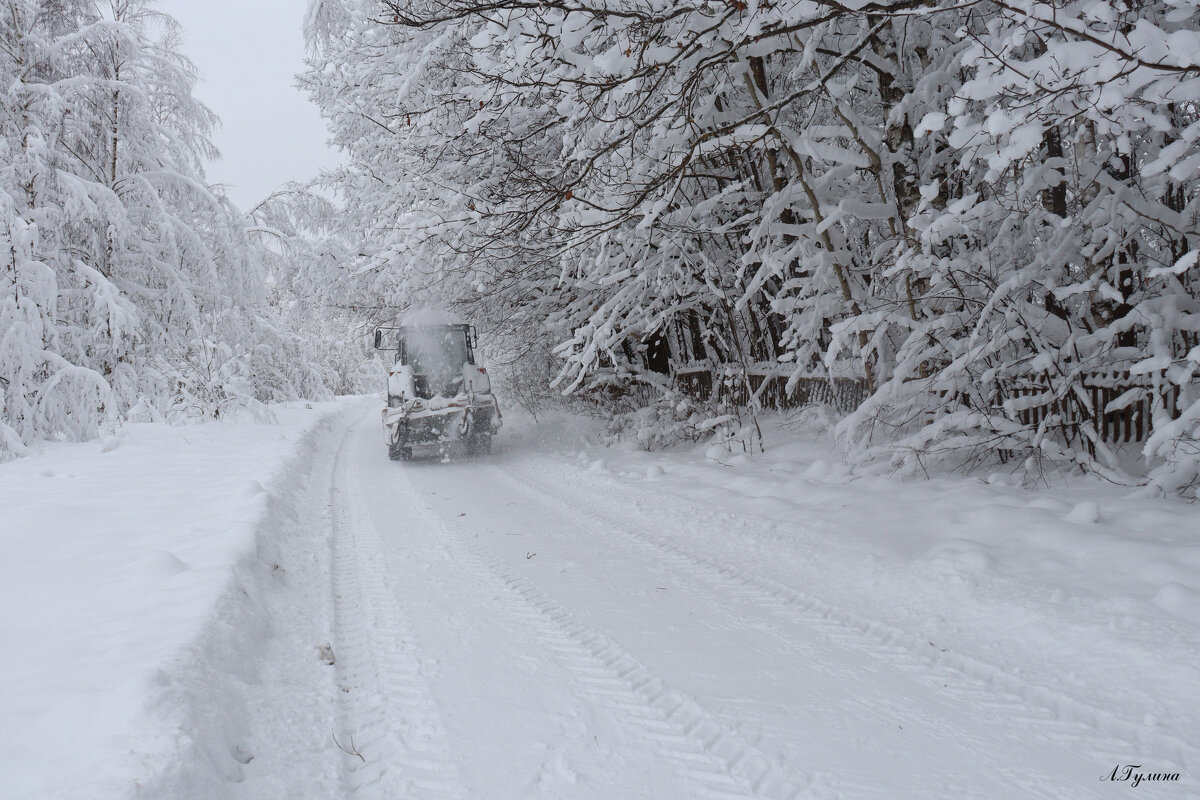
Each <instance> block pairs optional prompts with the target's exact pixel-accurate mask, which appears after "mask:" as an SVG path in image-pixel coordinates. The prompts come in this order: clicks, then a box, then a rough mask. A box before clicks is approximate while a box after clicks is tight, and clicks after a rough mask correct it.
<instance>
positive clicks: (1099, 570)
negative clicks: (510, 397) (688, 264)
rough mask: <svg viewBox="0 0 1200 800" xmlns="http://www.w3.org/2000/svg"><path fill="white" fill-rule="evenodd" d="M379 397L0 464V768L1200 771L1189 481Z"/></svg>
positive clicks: (385, 779) (1017, 785)
mask: <svg viewBox="0 0 1200 800" xmlns="http://www.w3.org/2000/svg"><path fill="white" fill-rule="evenodd" d="M378 407H379V400H378V399H367V400H364V401H361V402H356V403H351V404H347V405H343V406H340V407H337V408H336V409H324V410H322V409H315V410H313V411H308V412H301V411H300V410H295V411H292V412H288V414H287V415H284V416H283V417H282V419H281V424H279V425H275V426H265V425H264V426H240V427H237V426H229V427H228V428H227V427H225V426H206V427H202V428H196V429H193V428H186V429H175V430H172V429H166V428H161V427H156V426H145V427H136V428H132V429H130V430H129V431H128V432H127V433H126V434H125V435H124V437H123V438H122V440H121V441H120V444H119V446H118V447H116V448H115V449H112V450H110V451H109V452H102V448H101V446H100V445H79V446H62V447H61V448H57V449H55V450H53V451H52V452H49V453H47V454H46V455H44V456H40V457H37V458H34V459H26V460H23V461H18V462H14V463H11V464H7V465H4V466H3V467H0V501H2V502H4V503H5V505H6V507H7V508H14V509H16V512H15V513H14V514H10V515H9V516H8V517H7V518H6V520H5V521H4V522H3V523H2V524H4V525H5V528H4V530H3V535H4V537H5V542H6V546H7V549H8V552H11V553H12V557H10V558H6V560H5V562H4V569H5V573H4V576H3V577H4V585H3V588H2V589H0V591H3V592H4V595H3V602H4V605H3V608H4V619H3V624H4V629H3V634H4V636H5V642H6V651H7V652H6V657H5V660H4V662H3V671H2V672H0V683H2V684H3V686H4V690H3V691H4V692H5V695H4V702H3V706H0V708H2V709H3V713H4V720H3V721H4V731H5V732H4V734H3V735H4V737H5V739H4V743H3V745H4V751H3V752H4V756H3V757H4V759H5V761H4V763H3V764H0V774H2V775H3V778H2V780H3V781H6V782H7V783H5V784H0V796H3V797H6V798H7V797H9V796H13V797H30V798H32V797H37V798H44V797H58V796H61V797H84V796H86V797H89V798H107V797H142V798H145V797H156V798H157V797H163V798H167V797H169V798H173V800H174V799H175V798H181V799H182V800H189V799H190V798H196V800H199V798H209V797H230V798H246V799H247V800H249V799H250V798H254V800H260V799H261V798H274V797H279V798H285V797H286V798H314V800H315V798H330V797H348V798H355V799H356V800H357V799H359V798H362V799H363V800H374V799H375V798H380V799H382V798H387V799H388V800H394V799H395V798H421V799H422V800H423V799H424V798H463V799H464V800H466V799H468V798H470V799H472V800H474V798H497V800H500V799H502V798H554V800H561V799H563V798H581V799H582V798H595V799H596V800H612V799H613V798H622V799H624V798H655V799H656V800H659V799H662V798H679V799H680V800H684V799H685V798H686V799H688V800H690V799H691V798H707V797H714V798H715V797H721V798H766V799H768V800H776V799H777V798H808V797H813V798H863V799H866V798H872V799H873V798H878V799H879V800H885V799H886V800H897V799H899V798H914V800H915V799H917V798H920V799H922V800H923V799H924V798H947V800H950V799H951V798H953V800H961V799H962V798H989V799H993V798H1022V799H1023V798H1030V797H1033V798H1046V799H1047V800H1063V799H1064V798H1108V797H1125V796H1127V794H1128V793H1130V792H1132V793H1134V794H1136V796H1139V797H1154V798H1184V797H1197V796H1200V784H1198V783H1197V775H1198V774H1200V773H1198V771H1197V770H1198V769H1200V751H1198V746H1200V715H1198V714H1197V709H1200V666H1198V664H1200V613H1198V610H1197V609H1198V605H1200V603H1198V600H1197V598H1198V597H1200V577H1198V576H1200V541H1198V540H1197V531H1200V512H1198V510H1197V509H1196V508H1195V507H1194V506H1192V505H1188V504H1184V503H1180V502H1173V501H1166V500H1149V499H1146V498H1134V497H1131V496H1127V493H1126V490H1122V489H1116V488H1114V487H1111V486H1107V485H1103V484H1099V483H1095V482H1091V481H1086V482H1079V483H1078V484H1077V485H1065V486H1064V485H1059V486H1058V488H1055V489H1053V490H1049V489H1046V488H1044V487H1042V488H1035V489H1028V488H1023V487H1020V486H1016V485H1013V482H1012V481H1011V480H1010V479H1009V478H1008V476H1006V475H1003V474H994V475H990V476H988V475H984V476H982V477H971V478H961V477H960V478H943V479H936V480H932V481H929V482H921V483H904V482H900V481H897V480H894V479H891V478H887V477H879V476H864V475H859V474H853V473H850V472H848V471H847V470H846V469H845V468H844V467H842V466H841V463H840V462H839V460H838V459H837V458H836V456H835V455H834V454H833V452H832V449H831V448H830V446H829V445H828V443H827V442H824V441H823V440H822V439H821V438H820V436H818V435H816V434H815V433H814V432H812V431H799V432H797V431H788V430H786V429H782V428H779V429H769V430H768V439H769V442H768V443H769V449H768V451H767V453H766V454H765V455H756V456H753V457H751V456H749V455H747V454H745V453H734V452H730V451H729V450H728V449H726V448H721V447H713V446H711V445H697V446H695V447H685V448H681V449H678V450H675V451H671V452H668V453H644V452H640V451H638V450H636V449H633V448H630V447H615V448H604V447H601V446H599V445H597V444H595V443H594V441H593V439H592V438H591V437H590V436H589V435H588V431H589V426H588V425H586V424H584V423H582V422H580V421H578V420H574V419H569V418H564V419H560V420H542V421H541V422H540V423H539V424H537V425H534V424H532V423H531V422H530V421H529V420H521V419H520V417H519V415H517V414H511V413H510V415H509V421H510V425H509V426H507V427H506V430H505V433H504V435H502V436H500V437H499V438H498V439H497V440H496V453H495V454H494V455H493V456H492V457H490V458H480V459H467V458H453V457H443V456H441V455H439V454H436V453H424V454H421V453H418V458H417V459H416V460H415V461H413V462H410V463H395V462H390V461H389V460H388V458H387V454H386V447H385V445H384V441H383V437H382V432H381V431H380V430H379V423H378ZM305 413H307V414H308V415H309V416H308V417H305V416H304V414H305ZM514 422H515V424H511V423H514ZM188 456H190V458H189V457H188ZM1056 480H1058V481H1061V478H1056ZM62 487H67V488H62ZM255 487H257V488H255ZM1127 768H1128V769H1127ZM1135 775H1150V776H1154V775H1157V776H1163V775H1165V776H1168V777H1173V778H1174V779H1172V780H1165V781H1164V780H1152V779H1149V778H1147V779H1144V780H1140V781H1139V784H1138V785H1137V786H1136V787H1134V786H1133V782H1134V780H1133V777H1134V776H1135Z"/></svg>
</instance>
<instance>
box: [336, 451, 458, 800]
mask: <svg viewBox="0 0 1200 800" xmlns="http://www.w3.org/2000/svg"><path fill="white" fill-rule="evenodd" d="M349 436H350V434H349V433H348V434H347V438H346V439H344V440H343V442H342V446H341V447H340V448H339V452H338V456H337V461H336V464H335V467H334V470H335V472H334V485H333V488H332V490H331V497H330V506H331V513H332V517H333V524H334V540H333V592H334V600H335V602H334V620H335V624H334V633H335V638H336V641H335V643H334V655H335V658H336V665H337V670H338V684H339V687H340V688H341V691H342V697H341V700H342V703H341V714H340V727H341V730H340V731H338V736H337V739H338V742H339V743H340V745H341V747H342V748H343V749H344V750H350V751H357V752H358V753H361V758H360V757H359V756H358V755H354V754H353V752H349V753H347V755H346V757H345V759H344V761H343V763H344V784H345V789H346V795H347V797H349V798H354V800H400V799H401V798H411V799H412V800H467V798H470V795H469V794H468V792H467V791H466V790H465V789H464V788H463V785H462V782H461V780H460V778H459V775H458V773H457V769H456V767H455V765H454V762H453V761H452V760H451V758H450V755H449V748H448V746H447V743H446V737H445V734H444V731H443V728H442V723H441V719H440V714H439V711H438V708H437V705H436V703H435V702H434V701H433V699H432V696H431V695H430V693H429V690H428V687H427V686H426V685H425V683H424V680H423V679H422V677H421V660H420V658H419V656H418V654H417V653H416V652H415V651H414V649H413V645H412V641H413V637H412V636H411V634H410V632H409V631H408V629H407V628H406V627H405V625H404V624H403V621H402V617H401V614H399V613H398V611H399V609H398V608H397V607H396V603H397V602H398V600H397V597H398V595H397V594H396V593H395V592H394V591H392V589H391V587H390V586H389V585H388V581H387V575H386V573H385V570H384V555H383V546H382V540H381V538H380V534H379V531H378V530H377V529H375V527H374V526H373V525H372V524H371V523H370V521H369V519H368V518H367V516H366V511H365V506H364V502H365V501H364V498H363V497H362V493H361V490H360V489H359V488H358V487H359V486H361V481H359V480H357V469H356V468H355V467H354V466H352V465H353V463H354V462H353V459H347V458H345V454H346V445H347V441H348V440H349ZM347 461H350V464H351V465H348V464H347Z"/></svg>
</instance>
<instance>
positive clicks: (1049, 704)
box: [495, 464, 1200, 772]
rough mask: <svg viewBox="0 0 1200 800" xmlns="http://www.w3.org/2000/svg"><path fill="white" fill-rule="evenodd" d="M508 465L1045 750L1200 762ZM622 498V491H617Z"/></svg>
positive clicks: (980, 663) (546, 495) (1178, 744)
mask: <svg viewBox="0 0 1200 800" xmlns="http://www.w3.org/2000/svg"><path fill="white" fill-rule="evenodd" d="M514 466H515V465H513V464H508V465H506V467H505V468H500V467H496V468H495V473H496V475H497V476H498V477H499V479H500V480H502V481H503V482H504V483H506V484H507V485H509V486H512V487H513V488H514V489H516V490H518V491H521V492H523V493H524V494H525V495H526V496H529V497H531V498H533V499H535V500H539V501H541V502H543V503H548V504H551V505H553V506H554V507H555V508H556V509H558V510H559V511H560V512H561V513H562V514H564V515H566V516H568V517H570V518H572V519H575V520H578V521H580V522H581V523H586V524H589V525H592V526H593V527H594V526H595V525H596V524H597V523H599V524H601V525H603V526H604V527H605V528H606V529H607V530H609V531H611V532H613V533H616V534H618V535H620V536H622V537H623V538H625V539H626V540H627V541H630V542H633V543H635V544H637V545H639V546H641V547H642V548H643V549H644V550H646V551H649V552H651V553H652V554H655V555H657V557H658V558H659V559H660V560H661V561H662V563H665V564H666V565H667V566H668V567H669V568H670V569H672V570H674V571H675V572H676V573H677V574H680V575H681V576H684V577H685V579H686V580H701V581H703V582H705V583H706V584H707V585H709V586H711V587H714V588H718V589H721V590H723V591H728V592H733V593H735V594H737V595H738V596H741V597H742V598H744V599H745V600H747V601H749V602H751V603H752V604H754V605H755V606H757V607H759V608H762V609H764V610H766V611H768V612H770V613H774V614H779V615H781V616H782V617H783V618H785V619H787V618H795V617H797V616H799V617H801V618H803V619H804V620H807V621H808V622H810V623H815V624H816V625H818V626H819V627H820V628H821V630H822V633H823V634H824V635H825V636H827V637H828V638H830V639H831V640H833V641H835V642H839V643H841V644H843V645H846V646H848V647H850V648H854V649H856V650H859V651H863V652H866V653H868V654H874V655H875V656H876V657H877V658H878V659H879V660H881V661H885V662H887V663H889V664H892V665H894V666H896V667H898V668H900V669H902V670H904V671H905V672H907V673H909V674H912V675H914V676H916V677H918V678H920V679H921V680H922V682H924V683H926V684H927V685H931V686H934V687H943V688H946V689H947V690H948V687H949V686H950V685H951V684H953V686H954V687H955V688H954V689H953V690H952V691H954V692H956V693H957V695H958V696H960V697H962V698H963V699H964V700H969V701H971V702H974V703H979V704H984V705H988V706H991V707H993V708H996V709H997V710H999V711H1002V712H1003V713H1004V714H1005V715H1006V716H1008V717H1010V718H1013V717H1017V718H1019V719H1021V721H1022V722H1024V723H1026V724H1027V725H1028V726H1029V729H1030V730H1034V729H1040V730H1041V732H1042V735H1044V736H1045V737H1046V739H1048V740H1049V741H1052V742H1054V743H1056V744H1066V745H1070V744H1078V742H1079V740H1080V739H1081V738H1083V737H1084V736H1086V735H1087V734H1088V733H1091V734H1092V735H1093V736H1095V735H1098V736H1100V737H1102V740H1101V741H1097V740H1096V739H1095V738H1092V739H1091V744H1092V745H1103V746H1104V747H1105V750H1106V751H1108V753H1107V755H1111V756H1113V757H1117V756H1119V755H1121V754H1123V753H1125V752H1126V751H1127V749H1128V746H1129V745H1134V746H1136V747H1137V748H1138V749H1139V752H1143V753H1152V754H1154V757H1155V759H1156V760H1160V761H1165V760H1168V759H1170V760H1172V761H1174V762H1175V763H1176V764H1177V765H1178V766H1179V767H1180V768H1181V771H1186V772H1192V771H1194V770H1193V769H1192V767H1193V765H1195V764H1197V763H1200V759H1197V753H1198V751H1197V748H1196V746H1195V745H1194V744H1192V743H1189V742H1187V741H1185V740H1183V739H1181V738H1179V737H1176V736H1172V735H1171V734H1167V733H1162V732H1159V731H1155V730H1150V729H1147V728H1146V727H1144V726H1142V725H1138V724H1137V723H1134V722H1131V721H1129V720H1127V719H1124V718H1122V717H1119V716H1118V715H1116V714H1114V713H1113V712H1111V711H1109V710H1107V709H1103V708H1098V707H1096V706H1094V705H1092V704H1090V703H1088V702H1086V701H1083V700H1080V699H1079V698H1077V697H1073V696H1070V695H1068V694H1066V693H1064V692H1062V691H1060V690H1055V689H1050V688H1047V687H1044V686H1040V685H1037V684H1035V683H1032V682H1030V681H1028V680H1025V679H1023V678H1021V677H1019V676H1018V675H1015V674H1013V673H1011V672H1008V671H1006V670H1004V669H1002V668H1001V667H998V666H996V665H994V664H991V663H989V662H986V661H984V660H982V659H979V658H976V657H973V656H968V655H964V654H961V653H957V652H955V651H953V650H951V649H948V648H942V647H935V646H931V643H930V642H928V641H926V640H925V639H923V638H921V637H919V636H914V635H913V634H912V633H910V632H908V631H906V630H904V629H902V628H898V627H895V626H893V625H889V624H887V623H883V622H880V621H878V620H873V619H870V618H868V617H866V616H863V615H861V614H858V613H855V612H851V611H846V610H844V609H841V608H838V607H837V606H834V605H831V604H829V603H826V602H824V601H822V600H819V599H817V598H815V597H813V596H811V595H808V594H806V593H804V592H801V591H799V590H797V589H795V588H793V587H791V586H788V585H786V584H783V583H780V582H778V581H774V580H772V579H770V578H765V577H763V576H761V575H753V574H747V573H746V572H745V571H743V570H740V569H738V568H737V567H734V566H731V565H730V564H728V563H726V562H724V561H721V560H719V559H717V558H713V557H711V556H707V555H703V554H700V553H696V552H694V551H692V550H689V549H687V548H685V547H682V546H680V545H678V544H676V543H674V542H671V541H667V540H665V539H662V538H660V537H657V536H654V535H652V534H649V533H646V532H644V531H642V530H640V529H639V528H638V526H636V525H633V524H631V521H630V520H628V519H621V518H619V517H618V516H616V515H614V514H612V513H611V512H609V511H607V510H606V508H607V507H605V508H601V507H600V506H599V505H598V504H596V503H595V501H594V500H593V499H591V498H590V497H588V496H586V495H584V494H582V493H579V492H574V491H571V490H570V489H567V488H565V487H562V486H557V485H550V484H547V483H546V482H544V481H543V480H539V479H537V478H534V477H531V476H530V475H529V474H528V472H527V471H524V470H523V471H522V473H521V477H519V478H518V477H515V476H514V475H513V467H514ZM622 489H623V490H627V487H622ZM579 508H584V509H586V510H587V511H586V513H584V512H582V511H579V510H577V509H579ZM780 635H783V634H782V633H781V634H780ZM1113 763H1117V762H1115V761H1114V762H1113Z"/></svg>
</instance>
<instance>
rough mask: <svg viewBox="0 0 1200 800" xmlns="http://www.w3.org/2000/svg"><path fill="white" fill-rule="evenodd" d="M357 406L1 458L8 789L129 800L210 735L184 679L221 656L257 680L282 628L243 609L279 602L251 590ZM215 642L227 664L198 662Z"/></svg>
mask: <svg viewBox="0 0 1200 800" xmlns="http://www.w3.org/2000/svg"><path fill="white" fill-rule="evenodd" d="M344 406H345V403H344V402H334V403H324V404H317V405H315V406H308V407H306V406H304V405H303V404H299V405H289V406H285V407H279V408H276V409H275V414H276V415H277V417H278V423H277V424H210V425H203V426H196V427H183V428H173V427H169V426H166V425H159V424H136V425H129V426H127V427H125V428H124V429H122V430H121V431H120V433H119V434H117V436H115V437H112V438H109V439H106V440H105V441H103V442H95V443H85V444H61V445H52V446H50V447H48V448H47V450H46V452H45V453H44V454H42V455H37V456H33V457H29V458H25V459H21V460H17V461H13V462H9V463H6V464H2V465H0V508H3V509H4V510H5V513H4V514H3V516H0V541H3V543H4V557H3V559H2V560H0V608H2V609H3V614H2V615H0V642H3V647H2V655H0V797H4V798H18V797H29V798H38V800H46V798H55V797H72V798H79V797H88V798H90V799H91V800H98V799H99V798H105V797H110V796H114V797H115V796H128V795H129V794H130V793H131V791H132V790H133V789H134V788H135V786H136V785H141V784H142V783H143V782H144V781H145V780H147V779H148V778H149V777H150V776H152V775H154V774H155V773H156V772H158V771H159V770H160V769H161V768H162V767H163V766H164V758H165V757H166V758H169V757H168V756H167V754H168V753H174V752H175V751H178V750H179V749H180V748H185V747H190V746H196V745H197V744H199V745H200V746H205V745H206V743H203V742H198V741H197V736H198V733H197V731H198V730H199V728H202V727H203V726H199V728H198V727H197V725H196V724H195V723H196V720H195V719H194V718H192V719H185V718H186V717H187V716H188V715H193V717H194V715H195V713H196V711H197V710H196V709H194V708H188V707H186V706H187V698H183V697H182V696H181V687H182V686H184V685H185V684H187V683H188V680H190V679H189V677H188V674H189V670H190V671H191V672H195V671H196V670H204V669H208V668H213V667H214V666H215V667H217V668H219V669H224V668H231V669H232V670H233V671H234V672H235V674H236V673H237V671H238V670H241V671H242V674H240V675H237V678H238V679H240V680H244V681H248V682H252V681H254V680H255V679H256V677H255V676H254V675H253V674H250V673H252V672H253V669H254V665H253V663H252V660H251V657H252V656H253V655H254V654H255V653H257V652H259V651H261V650H262V648H263V647H264V646H265V641H266V640H267V639H269V638H270V634H271V633H272V631H271V624H272V621H271V620H270V619H268V618H265V617H263V615H262V614H259V617H260V618H259V619H258V620H253V619H249V617H251V616H253V614H247V613H245V612H244V609H243V610H242V611H239V610H238V609H237V608H236V606H238V604H239V603H240V604H241V606H259V607H261V606H263V604H264V603H266V602H268V600H266V599H264V597H263V596H261V595H260V594H258V593H255V592H252V591H247V588H248V587H252V586H253V585H254V581H255V577H254V574H255V572H256V570H257V571H261V569H262V568H263V565H267V566H268V567H269V566H270V565H272V564H278V563H279V559H280V555H279V554H278V553H277V552H274V551H273V548H275V547H277V545H276V544H273V541H268V540H267V539H265V538H263V537H260V536H258V533H259V531H260V529H261V528H262V527H263V526H264V525H267V524H269V523H270V524H278V520H276V521H274V522H272V520H271V517H272V515H273V514H274V515H276V516H280V515H282V516H283V517H284V518H286V515H287V509H279V508H275V507H274V506H278V505H279V500H280V498H281V497H285V496H286V494H287V492H288V491H289V484H290V483H296V482H298V481H301V480H302V479H303V478H304V477H305V475H306V473H307V471H308V464H307V463H306V458H305V457H306V455H310V454H311V452H312V451H313V449H314V448H315V447H316V446H317V442H318V441H319V440H320V439H321V437H322V435H324V436H326V438H328V435H329V433H330V431H329V429H330V425H331V424H332V421H333V420H334V419H335V416H336V415H337V413H338V412H339V411H341V410H342V409H343V408H344ZM276 533H278V531H276ZM238 589H241V591H240V592H239V591H237V590H238ZM252 594H253V595H254V596H253V597H251V595H252ZM259 610H260V611H261V608H259ZM239 614H241V618H239V616H238V615H239ZM233 625H239V626H242V627H243V628H244V629H243V630H232V631H230V630H224V629H226V628H229V627H230V626H233ZM231 641H234V642H240V643H241V644H242V645H244V647H241V649H240V650H239V647H238V646H237V644H233V645H231V643H230V642H231ZM206 647H207V648H209V649H212V648H213V647H224V648H226V649H227V650H229V652H226V653H225V657H226V658H227V659H229V660H230V661H231V662H232V663H230V664H224V665H213V664H205V663H202V662H203V659H204V657H206V656H207V657H211V656H212V655H213V653H211V652H210V653H207V654H206V653H205V652H204V651H205V648H206ZM314 661H315V659H314ZM206 680H207V683H208V684H210V685H217V684H219V683H220V679H219V678H218V679H213V678H212V677H211V676H210V677H209V678H207V679H206ZM192 682H193V683H195V681H194V680H192ZM194 699H195V698H194V697H193V698H192V700H193V701H194ZM230 702H231V701H229V700H227V701H226V703H225V704H224V705H222V706H221V707H220V708H219V709H216V708H214V709H211V710H210V713H217V714H221V715H224V716H226V717H229V711H230V709H229V708H228V707H227V706H228V705H230ZM230 719H233V718H232V717H231V718H230ZM221 724H225V725H228V724H230V721H229V719H227V720H226V721H225V722H223V723H221ZM236 758H237V754H234V759H236ZM234 759H230V760H229V764H230V765H231V768H232V767H236V763H235V760H234ZM164 796H166V795H164Z"/></svg>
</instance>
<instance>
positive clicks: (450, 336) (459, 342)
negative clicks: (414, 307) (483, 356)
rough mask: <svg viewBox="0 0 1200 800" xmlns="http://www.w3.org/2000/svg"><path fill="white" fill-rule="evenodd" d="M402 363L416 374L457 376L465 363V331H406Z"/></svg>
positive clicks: (458, 329) (466, 356) (431, 329)
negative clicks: (403, 360)
mask: <svg viewBox="0 0 1200 800" xmlns="http://www.w3.org/2000/svg"><path fill="white" fill-rule="evenodd" d="M404 338H405V361H406V362H407V363H408V364H410V365H411V366H412V368H413V372H415V373H417V374H419V375H441V376H451V375H457V374H458V373H459V372H461V371H462V368H463V364H465V363H467V361H468V351H467V331H466V329H465V328H457V327H456V328H444V327H439V328H410V329H409V330H408V331H406V335H405V337H404Z"/></svg>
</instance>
